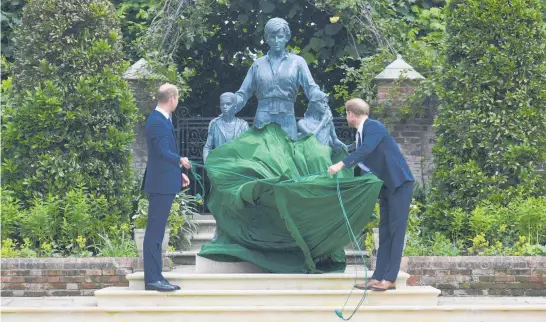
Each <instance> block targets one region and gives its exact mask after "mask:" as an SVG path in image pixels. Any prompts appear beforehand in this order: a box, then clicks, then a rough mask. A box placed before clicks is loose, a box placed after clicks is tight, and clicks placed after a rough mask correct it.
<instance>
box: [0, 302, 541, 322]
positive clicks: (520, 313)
mask: <svg viewBox="0 0 546 322" xmlns="http://www.w3.org/2000/svg"><path fill="white" fill-rule="evenodd" d="M341 304H343V303H341ZM341 304H339V305H337V303H336V305H337V306H331V305H330V306H321V307H319V306H288V307H287V306H244V305H238V306H229V307H222V306H207V307H188V306H186V307H181V306H177V307H149V306H146V307H62V306H58V307H3V308H2V322H44V321H51V322H74V321H78V322H119V321H131V322H157V321H161V322H180V321H184V322H218V321H222V322H256V321H260V322H279V321H291V322H296V321H297V322H303V321H314V322H332V321H339V318H338V317H337V316H336V314H335V313H334V310H339V309H341ZM354 309H355V307H351V306H348V307H345V309H344V310H343V316H344V317H345V318H348V317H349V316H350V315H351V313H352V312H353V310H354ZM522 318H524V319H525V321H526V322H544V321H546V306H545V305H476V306H469V305H457V306H455V305H454V306H427V305H416V306H367V305H363V306H361V307H360V308H359V310H358V312H357V313H356V314H355V315H354V316H353V317H352V319H351V321H352V322H370V321H381V322H400V321H404V322H423V321H442V322H485V321H487V322H489V321H495V322H514V321H518V320H521V319H522Z"/></svg>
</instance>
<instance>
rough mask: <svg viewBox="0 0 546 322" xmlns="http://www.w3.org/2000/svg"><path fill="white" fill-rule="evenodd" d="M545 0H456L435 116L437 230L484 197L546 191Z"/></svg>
mask: <svg viewBox="0 0 546 322" xmlns="http://www.w3.org/2000/svg"><path fill="white" fill-rule="evenodd" d="M539 6H540V4H539V1H536V0H514V1H509V2H507V1H502V0H461V1H452V2H451V3H450V5H449V8H448V13H447V28H446V30H447V39H446V47H445V57H446V58H445V61H444V62H443V66H442V77H441V78H439V81H440V83H439V87H438V88H439V90H438V94H439V96H440V100H441V105H440V108H439V114H438V117H437V119H436V122H435V126H436V129H437V136H438V140H437V144H436V146H435V147H434V149H433V153H434V157H435V166H436V168H435V172H434V177H433V181H432V182H433V185H434V186H433V190H432V195H431V199H430V201H429V205H428V206H429V211H428V212H427V213H428V216H429V217H430V218H429V220H426V221H425V222H426V223H427V224H428V225H429V226H430V228H431V229H433V230H444V229H446V227H448V226H449V225H450V223H451V222H453V220H454V219H453V218H452V214H453V211H451V209H452V208H453V209H455V210H456V209H459V210H461V209H462V211H464V212H466V213H469V212H471V211H473V210H474V209H475V208H476V206H478V205H479V204H480V203H481V202H483V201H488V202H491V203H493V204H500V205H506V204H507V203H509V202H510V201H511V200H513V199H514V198H516V197H523V198H526V197H532V196H539V195H544V193H545V192H546V179H545V177H544V175H543V174H541V172H539V171H537V167H539V166H540V165H541V163H543V162H544V161H546V114H545V113H544V112H545V106H546V104H545V103H546V64H545V62H546V34H545V32H546V30H545V28H544V22H543V21H542V17H541V11H540V10H539Z"/></svg>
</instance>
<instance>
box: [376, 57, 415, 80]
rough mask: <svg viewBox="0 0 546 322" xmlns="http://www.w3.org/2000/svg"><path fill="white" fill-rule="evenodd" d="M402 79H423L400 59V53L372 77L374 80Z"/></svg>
mask: <svg viewBox="0 0 546 322" xmlns="http://www.w3.org/2000/svg"><path fill="white" fill-rule="evenodd" d="M400 78H404V79H424V78H425V77H423V75H421V74H419V73H418V72H417V71H415V69H413V67H411V66H410V65H409V64H408V63H406V62H405V61H404V59H402V55H397V56H396V60H395V61H393V62H392V63H390V64H389V66H387V67H386V68H385V69H384V70H383V71H382V72H381V73H379V74H377V76H375V77H374V80H397V79H400Z"/></svg>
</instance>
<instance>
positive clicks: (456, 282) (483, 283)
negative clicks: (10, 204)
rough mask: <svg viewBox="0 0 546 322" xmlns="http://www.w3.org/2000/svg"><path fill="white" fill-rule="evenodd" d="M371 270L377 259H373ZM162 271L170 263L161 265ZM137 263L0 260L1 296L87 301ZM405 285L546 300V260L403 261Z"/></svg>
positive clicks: (121, 260)
mask: <svg viewBox="0 0 546 322" xmlns="http://www.w3.org/2000/svg"><path fill="white" fill-rule="evenodd" d="M370 264H371V265H370V266H371V267H370V268H371V269H374V266H375V259H374V258H372V260H371V263H370ZM163 265H164V270H168V269H169V268H170V267H169V265H170V262H169V259H168V258H165V261H164V264H163ZM141 268H142V262H141V260H139V259H138V258H6V259H2V296H3V297H11V296H85V295H93V293H94V291H95V290H98V289H101V288H104V287H108V286H127V285H128V282H127V279H126V278H125V275H126V274H130V273H132V272H134V271H138V270H141ZM401 269H402V270H404V271H406V272H408V273H409V274H410V275H411V277H410V279H409V280H408V284H409V285H414V286H415V285H430V286H434V287H436V288H438V289H440V290H441V291H442V295H444V296H487V295H488V296H546V256H542V257H541V256H534V257H517V256H506V257H501V256H499V257H478V256H475V257H474V256H465V257H462V256H461V257H447V256H445V257H444V256H426V257H425V256H423V257H419V256H415V257H404V258H403V260H402V266H401Z"/></svg>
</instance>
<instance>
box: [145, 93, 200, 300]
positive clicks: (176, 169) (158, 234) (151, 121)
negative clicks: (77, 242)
mask: <svg viewBox="0 0 546 322" xmlns="http://www.w3.org/2000/svg"><path fill="white" fill-rule="evenodd" d="M157 100H158V104H157V107H156V108H155V110H154V111H153V112H152V114H150V116H149V117H148V121H147V122H146V143H147V144H148V162H147V165H146V173H145V174H144V176H145V179H144V191H145V192H146V193H148V199H149V206H148V223H147V225H146V234H145V235H144V283H145V288H146V290H156V291H161V292H170V291H175V290H179V289H180V287H179V286H177V285H172V284H170V283H169V282H168V281H167V280H166V279H165V278H164V277H163V275H162V273H161V272H162V270H163V266H162V258H161V244H162V242H163V236H164V234H165V229H166V225H167V219H168V218H169V212H170V210H171V206H172V203H173V200H174V197H175V195H176V194H177V193H178V192H180V190H181V187H186V186H188V185H189V184H190V180H189V179H188V177H187V176H186V175H185V174H183V173H182V170H181V167H182V166H183V167H184V168H186V169H189V168H191V164H190V162H189V161H188V159H187V158H183V157H181V156H180V155H179V154H178V153H179V152H178V146H177V145H176V140H175V134H174V126H173V124H172V112H174V110H175V109H176V106H177V105H178V89H177V88H176V86H174V85H171V84H164V85H162V86H161V87H160V88H159V92H158V93H157Z"/></svg>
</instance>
